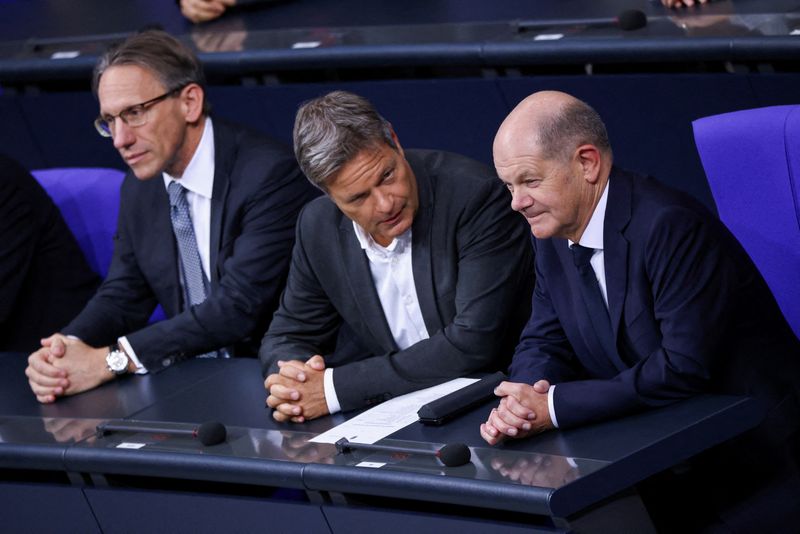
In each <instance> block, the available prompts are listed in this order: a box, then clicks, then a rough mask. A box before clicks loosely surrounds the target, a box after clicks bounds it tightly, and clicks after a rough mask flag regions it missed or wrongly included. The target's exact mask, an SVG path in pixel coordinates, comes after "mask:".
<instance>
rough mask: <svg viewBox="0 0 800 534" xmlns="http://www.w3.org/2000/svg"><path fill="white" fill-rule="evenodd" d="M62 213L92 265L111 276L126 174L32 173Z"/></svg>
mask: <svg viewBox="0 0 800 534" xmlns="http://www.w3.org/2000/svg"><path fill="white" fill-rule="evenodd" d="M31 174H33V176H34V177H35V178H36V179H37V180H38V181H39V183H40V184H42V187H44V189H45V191H47V194H49V195H50V198H52V199H53V202H54V203H55V204H56V206H58V208H59V210H61V215H62V216H63V217H64V220H65V221H66V223H67V226H68V227H69V229H70V230H71V231H72V233H73V234H74V235H75V239H76V240H77V241H78V245H80V247H81V250H82V251H83V254H84V256H86V260H87V261H88V263H89V266H90V267H91V268H92V269H93V270H94V271H95V272H96V273H97V274H99V275H100V276H101V277H102V278H105V277H106V275H107V274H108V267H109V265H110V264H111V255H112V253H113V251H114V232H115V231H116V228H117V214H118V213H119V189H120V185H121V184H122V178H123V177H124V176H125V173H124V172H122V171H119V170H116V169H99V168H92V169H79V168H72V169H47V170H37V171H32V172H31Z"/></svg>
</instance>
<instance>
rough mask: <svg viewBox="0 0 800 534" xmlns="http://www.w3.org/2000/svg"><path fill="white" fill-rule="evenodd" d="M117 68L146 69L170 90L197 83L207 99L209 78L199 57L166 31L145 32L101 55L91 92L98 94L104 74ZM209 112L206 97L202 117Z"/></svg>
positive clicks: (129, 38) (93, 77)
mask: <svg viewBox="0 0 800 534" xmlns="http://www.w3.org/2000/svg"><path fill="white" fill-rule="evenodd" d="M117 65H136V66H138V67H141V68H143V69H147V70H148V71H150V72H152V73H153V75H154V76H155V77H156V78H157V79H158V81H159V82H161V85H163V86H164V89H166V90H167V91H170V90H176V89H180V88H183V87H186V86H187V85H189V84H190V83H196V84H197V85H199V86H200V87H202V88H203V94H204V96H205V83H206V78H205V75H204V74H203V67H202V66H201V65H200V61H199V60H198V59H197V56H196V55H195V54H194V52H192V50H191V49H190V48H189V47H188V46H186V45H185V44H183V43H182V42H181V41H179V40H178V39H176V38H175V37H173V36H171V35H170V34H168V33H167V32H165V31H162V30H146V31H143V32H140V33H137V34H134V35H132V36H130V37H128V38H127V39H125V40H124V41H123V42H121V43H118V44H115V45H113V46H111V47H110V48H109V49H108V50H107V51H106V52H105V53H104V54H103V55H102V56H100V59H99V60H98V61H97V64H96V65H95V67H94V73H93V74H92V91H93V92H94V94H95V95H97V87H98V86H99V85H100V78H101V77H102V76H103V73H105V71H106V70H107V69H108V68H109V67H114V66H117ZM210 111H211V106H210V104H209V103H208V101H207V99H206V98H203V114H205V115H208V113H209V112H210Z"/></svg>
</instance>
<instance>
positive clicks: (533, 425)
mask: <svg viewBox="0 0 800 534" xmlns="http://www.w3.org/2000/svg"><path fill="white" fill-rule="evenodd" d="M549 389H550V383H549V382H548V381H547V380H539V381H538V382H536V383H535V384H534V385H532V386H531V385H528V384H520V383H517V382H502V383H501V384H500V385H499V386H497V388H496V389H495V390H494V393H495V395H497V396H498V397H502V399H501V400H500V404H499V406H498V407H497V408H495V409H493V410H492V411H491V413H490V414H489V418H488V419H487V420H486V422H485V423H483V424H482V425H481V437H482V438H483V439H484V440H486V442H487V443H488V444H489V445H495V444H497V443H499V442H500V441H502V440H503V439H506V438H526V437H528V436H531V435H533V434H538V433H540V432H544V431H545V430H549V429H551V428H553V422H552V421H551V420H550V411H549V409H548V407H547V392H548V390H549Z"/></svg>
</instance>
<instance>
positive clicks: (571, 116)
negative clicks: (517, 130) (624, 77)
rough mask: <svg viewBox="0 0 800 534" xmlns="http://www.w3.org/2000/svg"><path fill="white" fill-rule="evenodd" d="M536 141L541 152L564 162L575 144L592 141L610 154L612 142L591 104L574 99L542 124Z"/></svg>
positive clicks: (591, 142)
mask: <svg viewBox="0 0 800 534" xmlns="http://www.w3.org/2000/svg"><path fill="white" fill-rule="evenodd" d="M536 134H537V140H538V145H539V149H540V150H541V155H542V157H544V158H547V159H557V160H560V161H564V160H565V159H567V158H569V157H570V156H571V155H572V151H573V150H575V148H576V147H578V146H580V145H583V144H587V143H589V144H592V145H594V146H596V147H597V148H599V149H600V151H601V152H604V153H606V154H608V155H611V154H612V152H611V142H610V141H609V140H608V132H607V131H606V125H605V124H604V123H603V119H601V118H600V115H599V114H598V113H597V112H596V111H595V110H594V108H592V107H591V106H590V105H589V104H587V103H586V102H584V101H582V100H578V99H575V100H573V101H570V102H568V103H566V104H565V105H564V106H563V107H562V108H561V109H559V110H556V111H555V112H554V113H553V114H552V115H551V116H549V117H547V118H545V119H543V120H542V121H541V122H540V123H539V128H538V131H537V132H536Z"/></svg>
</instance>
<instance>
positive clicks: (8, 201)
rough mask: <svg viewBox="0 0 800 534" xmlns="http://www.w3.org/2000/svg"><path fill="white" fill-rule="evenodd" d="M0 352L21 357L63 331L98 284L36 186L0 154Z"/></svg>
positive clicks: (73, 241) (76, 244)
mask: <svg viewBox="0 0 800 534" xmlns="http://www.w3.org/2000/svg"><path fill="white" fill-rule="evenodd" d="M0 210H2V214H3V215H2V217H0V351H21V352H25V353H26V354H27V353H29V352H30V351H32V350H33V349H35V348H36V347H38V346H39V340H40V339H41V338H42V337H44V336H47V335H49V334H50V333H51V332H55V331H57V330H59V329H61V328H63V327H64V325H66V324H67V323H68V322H69V321H70V320H72V318H73V317H75V316H76V315H77V314H78V312H79V311H81V310H82V309H83V307H84V305H86V302H88V300H89V298H91V296H92V295H93V294H94V292H95V290H96V289H97V286H98V285H99V284H100V277H99V276H98V275H97V274H96V273H94V272H93V271H92V270H91V268H90V267H89V264H88V263H87V262H86V258H85V257H84V255H83V253H82V252H81V249H80V248H79V247H78V243H77V242H76V241H75V237H74V236H73V235H72V233H71V232H70V231H69V228H67V224H66V223H65V222H64V218H63V217H62V216H61V212H60V211H59V210H58V208H57V207H56V205H55V204H53V201H52V200H51V199H50V197H49V196H47V193H46V192H45V190H44V189H42V186H41V185H39V182H37V181H36V179H35V178H34V177H33V176H31V174H30V173H29V172H28V171H27V170H25V169H24V168H23V167H22V166H21V165H20V164H19V163H17V162H16V161H14V160H13V159H11V158H9V157H7V156H4V155H2V154H0Z"/></svg>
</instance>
